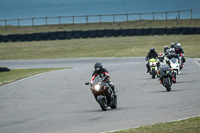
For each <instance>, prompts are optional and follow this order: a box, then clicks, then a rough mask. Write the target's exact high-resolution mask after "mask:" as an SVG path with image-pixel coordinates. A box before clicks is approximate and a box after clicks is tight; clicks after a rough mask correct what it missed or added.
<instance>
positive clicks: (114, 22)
mask: <svg viewBox="0 0 200 133" xmlns="http://www.w3.org/2000/svg"><path fill="white" fill-rule="evenodd" d="M113 23H115V14H113Z"/></svg>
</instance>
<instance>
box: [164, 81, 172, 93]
mask: <svg viewBox="0 0 200 133" xmlns="http://www.w3.org/2000/svg"><path fill="white" fill-rule="evenodd" d="M164 85H165V88H166V90H167V91H171V86H170V85H169V78H164Z"/></svg>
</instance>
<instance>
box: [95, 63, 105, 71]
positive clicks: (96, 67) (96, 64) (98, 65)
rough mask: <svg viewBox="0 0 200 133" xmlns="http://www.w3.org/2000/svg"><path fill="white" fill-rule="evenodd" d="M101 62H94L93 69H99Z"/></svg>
mask: <svg viewBox="0 0 200 133" xmlns="http://www.w3.org/2000/svg"><path fill="white" fill-rule="evenodd" d="M102 67H103V66H102V64H101V63H100V62H96V63H95V65H94V69H95V71H100V70H101V69H102Z"/></svg>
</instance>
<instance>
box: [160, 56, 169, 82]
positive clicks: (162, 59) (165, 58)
mask: <svg viewBox="0 0 200 133" xmlns="http://www.w3.org/2000/svg"><path fill="white" fill-rule="evenodd" d="M157 61H158V68H159V71H158V73H157V77H159V81H160V83H163V81H162V78H161V76H162V72H161V70H160V66H161V64H167V65H168V66H169V67H170V68H171V65H170V61H169V59H168V58H167V57H165V55H164V54H163V53H159V54H158V60H157ZM170 80H171V81H172V75H171V70H170Z"/></svg>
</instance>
